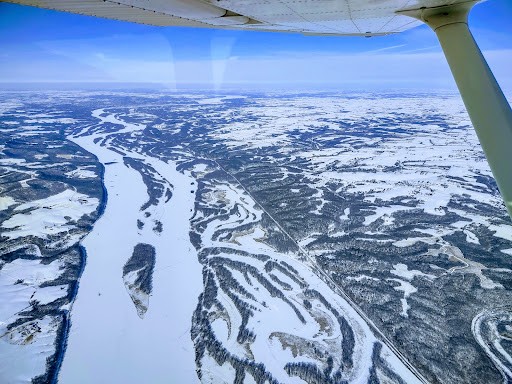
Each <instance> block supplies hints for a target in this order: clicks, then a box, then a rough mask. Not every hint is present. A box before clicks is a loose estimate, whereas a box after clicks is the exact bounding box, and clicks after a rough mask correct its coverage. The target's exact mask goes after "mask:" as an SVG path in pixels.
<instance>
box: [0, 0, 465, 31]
mask: <svg viewBox="0 0 512 384" xmlns="http://www.w3.org/2000/svg"><path fill="white" fill-rule="evenodd" d="M6 1H7V2H10V3H17V4H23V5H30V6H35V7H40V8H47V9H54V10H59V11H66V12H71V13H77V14H82V15H89V16H98V17H104V18H107V19H115V20H122V21H130V22H135V23H141V24H149V25H157V26H189V27H207V28H208V27H209V28H223V29H227V28H229V29H245V30H259V31H281V32H300V33H305V34H322V35H323V34H326V35H352V36H354V35H356V36H357V35H360V36H375V35H386V34H390V33H397V32H402V31H404V30H406V29H409V28H413V27H415V26H417V25H420V24H421V21H419V20H416V19H412V18H410V17H407V16H405V15H401V14H397V13H396V12H397V11H403V10H410V9H420V8H422V7H426V8H432V7H439V6H444V5H451V4H457V3H465V2H468V0H115V1H112V0H6ZM472 2H473V1H472Z"/></svg>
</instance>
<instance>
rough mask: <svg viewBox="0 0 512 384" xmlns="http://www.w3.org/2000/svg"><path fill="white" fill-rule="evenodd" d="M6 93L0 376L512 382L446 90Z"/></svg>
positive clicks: (496, 212)
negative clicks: (413, 92)
mask: <svg viewBox="0 0 512 384" xmlns="http://www.w3.org/2000/svg"><path fill="white" fill-rule="evenodd" d="M2 97H3V98H4V99H6V102H8V105H9V106H10V107H9V106H6V107H5V108H3V109H2V112H1V113H2V115H1V116H0V117H1V120H0V136H2V135H3V136H2V138H4V137H5V138H8V137H15V138H16V140H10V141H9V140H7V139H6V140H5V144H2V146H0V150H1V152H0V155H1V156H0V170H1V173H0V182H1V184H0V188H1V191H2V195H1V196H0V234H1V236H2V244H1V245H0V295H1V297H2V298H4V300H2V301H1V303H0V358H1V359H2V361H5V362H7V364H2V367H1V368H0V382H2V383H3V382H6V383H25V382H30V381H31V380H32V379H33V378H35V380H34V382H36V383H42V382H51V383H53V382H57V381H58V382H59V383H91V382H122V383H139V382H149V383H164V382H177V383H178V382H179V383H193V382H203V383H233V382H236V383H239V382H244V383H253V382H254V383H269V384H274V383H328V382H347V383H404V382H405V383H415V382H443V383H460V382H464V383H481V382H482V380H485V382H486V383H501V382H503V381H504V380H512V378H511V373H510V372H511V370H512V369H511V366H512V360H510V356H511V355H512V348H511V347H510V342H509V338H510V332H511V329H512V328H511V325H510V319H511V316H512V314H511V312H510V309H509V308H508V307H504V306H503V303H506V302H508V301H509V300H511V299H512V292H511V289H512V260H511V259H510V256H511V254H512V225H511V223H510V219H509V218H508V216H507V214H506V211H505V209H504V206H503V203H502V201H501V199H500V196H499V194H498V192H497V188H496V185H495V183H494V180H493V179H492V175H491V173H490V170H489V168H488V166H487V163H486V161H485V158H484V157H483V154H482V153H481V150H480V148H479V144H478V141H477V139H476V136H475V135H474V133H473V131H472V128H471V126H470V122H469V120H468V118H467V114H466V112H465V110H464V108H463V106H462V103H461V101H460V99H459V97H458V96H454V95H450V94H438V95H432V94H424V95H408V94H387V95H376V94H370V93H360V94H356V93H353V94H332V93H329V94H328V93H319V94H315V93H309V94H293V93H289V94H286V93H283V94H272V95H266V94H259V93H254V94H221V95H212V94H201V93H186V94H185V93H184V94H173V93H169V94H165V93H162V94H144V93H128V92H119V93H114V92H113V93H109V92H98V93H95V92H82V93H72V92H69V93H68V92H62V93H58V92H57V93H54V94H52V95H51V97H50V98H49V99H48V100H47V98H44V97H43V96H42V95H41V94H30V93H28V94H22V93H20V94H18V93H13V94H6V95H2ZM43 100H44V102H43ZM6 105H7V104H6ZM75 108H76V109H75Z"/></svg>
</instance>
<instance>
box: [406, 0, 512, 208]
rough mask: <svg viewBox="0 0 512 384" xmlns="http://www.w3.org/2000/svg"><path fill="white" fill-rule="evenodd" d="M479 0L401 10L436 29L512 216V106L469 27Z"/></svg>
mask: <svg viewBox="0 0 512 384" xmlns="http://www.w3.org/2000/svg"><path fill="white" fill-rule="evenodd" d="M475 4H476V1H468V2H465V3H459V4H455V5H448V6H441V7H435V8H422V9H416V10H408V11H401V12H400V13H402V14H406V15H408V16H412V17H415V18H417V19H419V20H421V21H423V22H424V23H425V24H427V25H428V26H429V27H431V28H432V29H433V30H434V32H435V33H436V35H437V37H438V39H439V42H440V43H441V47H442V48H443V51H444V54H445V56H446V59H447V61H448V64H449V65H450V69H451V71H452V74H453V77H454V78H455V82H456V83H457V86H458V88H459V91H460V93H461V96H462V99H463V100H464V104H465V105H466V109H467V111H468V113H469V117H470V118H471V122H472V123H473V127H474V128H475V131H476V134H477V136H478V139H479V140H480V144H481V145H482V148H483V150H484V152H485V156H486V157H487V161H488V162H489V165H490V167H491V170H492V173H493V175H494V178H495V179H496V182H497V184H498V188H499V189H500V192H501V195H502V197H503V200H504V201H505V205H506V207H507V210H508V213H509V215H510V216H511V217H512V110H511V109H510V105H509V103H508V102H507V99H506V98H505V95H504V94H503V92H502V91H501V89H500V86H499V85H498V83H497V82H496V79H495V78H494V75H493V74H492V72H491V70H490V68H489V66H488V65H487V62H486V61H485V59H484V57H483V56H482V53H481V52H480V49H479V48H478V45H477V44H476V42H475V40H474V38H473V35H472V34H471V32H470V30H469V27H468V21H467V20H468V14H469V11H470V10H471V8H472V7H473V5H475Z"/></svg>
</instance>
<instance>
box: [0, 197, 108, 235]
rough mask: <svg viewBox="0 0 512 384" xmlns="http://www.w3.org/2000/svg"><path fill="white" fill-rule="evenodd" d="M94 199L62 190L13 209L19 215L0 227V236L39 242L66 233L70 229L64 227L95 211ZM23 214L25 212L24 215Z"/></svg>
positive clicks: (95, 203)
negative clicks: (31, 238)
mask: <svg viewBox="0 0 512 384" xmlns="http://www.w3.org/2000/svg"><path fill="white" fill-rule="evenodd" d="M98 203H99V201H98V199H96V198H93V197H89V196H87V195H84V194H81V193H78V192H75V191H72V190H70V189H66V190H65V191H63V192H61V193H58V194H56V195H52V196H49V197H48V198H46V199H41V200H35V201H31V202H29V203H25V204H21V205H19V206H17V207H16V208H15V209H14V211H15V212H20V213H17V214H15V215H13V216H12V217H11V218H9V219H8V220H6V221H4V222H3V223H2V228H5V229H11V231H3V232H2V236H5V237H7V238H9V239H16V238H19V237H24V236H37V237H39V238H42V239H46V238H48V236H49V235H56V234H59V233H62V232H68V231H69V230H70V229H72V226H71V225H67V223H69V222H71V221H76V220H78V219H80V218H81V217H82V216H84V215H87V214H90V213H92V212H94V211H95V210H96V207H97V206H98ZM24 211H27V212H24Z"/></svg>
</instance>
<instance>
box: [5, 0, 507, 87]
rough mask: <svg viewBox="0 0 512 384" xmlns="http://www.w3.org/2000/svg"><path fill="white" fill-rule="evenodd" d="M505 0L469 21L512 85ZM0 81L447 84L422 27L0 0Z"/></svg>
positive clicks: (493, 1)
mask: <svg viewBox="0 0 512 384" xmlns="http://www.w3.org/2000/svg"><path fill="white" fill-rule="evenodd" d="M510 20H512V1H510V0H489V1H487V2H485V3H483V4H480V5H477V6H476V7H475V8H474V10H473V11H472V13H471V15H470V25H471V28H472V32H473V34H474V36H475V39H476V40H477V42H478V43H479V44H480V47H481V49H482V51H483V52H484V55H485V56H486V58H487V59H488V61H489V64H490V66H491V68H492V69H493V71H494V73H495V75H496V77H497V79H498V81H499V82H500V84H501V85H502V87H503V89H504V91H505V92H507V93H510V92H512V70H511V69H510V68H511V67H512V22H511V21H510ZM0 47H1V50H0V82H15V83H17V82H141V83H148V82H152V83H163V84H165V85H166V86H168V87H171V88H174V87H177V88H183V87H187V86H188V85H190V84H200V85H206V86H209V87H214V88H222V87H227V88H229V87H232V86H235V85H236V86H239V87H247V88H257V87H281V88H283V87H284V88H288V87H290V88H291V87H299V88H304V87H316V88H323V87H324V88H332V87H334V88H336V89H376V88H377V89H397V88H413V89H439V88H441V89H453V88H454V82H453V80H452V77H451V75H450V73H449V69H448V66H447V64H446V62H445V60H444V57H443V55H442V52H441V49H440V47H439V44H438V42H437V40H436V38H435V35H434V33H433V32H432V31H431V30H430V29H429V28H428V27H426V26H421V27H418V28H414V29H412V30H409V31H406V32H404V33H401V34H396V35H390V36H384V37H373V38H370V39H366V38H361V37H325V36H323V37H322V36H303V35H301V34H290V33H266V32H252V31H251V32H246V31H224V30H212V29H195V28H175V27H174V28H171V27H168V28H161V27H152V26H145V25H138V24H132V23H125V22H119V21H113V20H106V19H99V18H93V17H87V16H80V15H72V14H67V13H61V12H54V11H49V10H43V9H38V8H32V7H25V6H19V5H14V4H7V3H0Z"/></svg>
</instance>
